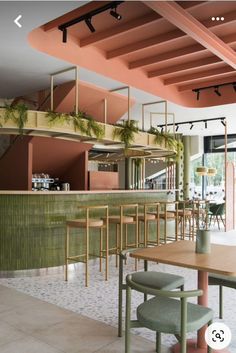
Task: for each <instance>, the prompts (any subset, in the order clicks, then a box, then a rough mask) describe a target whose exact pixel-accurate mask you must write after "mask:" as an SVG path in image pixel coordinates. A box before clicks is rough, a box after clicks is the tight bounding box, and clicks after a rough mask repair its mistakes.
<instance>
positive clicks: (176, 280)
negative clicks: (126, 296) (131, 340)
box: [118, 248, 184, 337]
mask: <svg viewBox="0 0 236 353" xmlns="http://www.w3.org/2000/svg"><path fill="white" fill-rule="evenodd" d="M136 250H138V249H137V248H133V249H128V250H123V251H122V252H121V253H120V261H119V264H120V265H119V295H118V336H119V337H122V302H123V290H125V289H126V283H124V279H123V277H124V276H123V265H124V261H126V260H127V257H128V255H129V254H130V253H131V252H134V251H136ZM132 279H133V281H134V282H135V283H138V284H141V285H143V286H146V287H148V288H153V289H165V290H172V289H176V288H180V289H181V290H183V287H184V277H182V276H178V275H173V274H170V273H165V272H156V271H147V262H146V261H145V262H144V271H140V272H135V273H133V274H132ZM144 300H147V295H146V294H144Z"/></svg>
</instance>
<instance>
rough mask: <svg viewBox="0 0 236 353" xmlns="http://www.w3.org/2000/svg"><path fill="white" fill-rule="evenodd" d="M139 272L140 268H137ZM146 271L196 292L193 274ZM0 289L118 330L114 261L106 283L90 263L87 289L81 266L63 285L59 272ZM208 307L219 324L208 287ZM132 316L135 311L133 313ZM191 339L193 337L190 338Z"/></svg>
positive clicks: (8, 281)
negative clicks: (179, 279) (178, 278)
mask: <svg viewBox="0 0 236 353" xmlns="http://www.w3.org/2000/svg"><path fill="white" fill-rule="evenodd" d="M212 242H216V243H224V244H232V245H235V244H236V233H235V232H234V233H233V232H232V233H227V234H226V233H217V234H216V235H215V236H214V237H213V238H212ZM140 268H141V264H140ZM149 269H152V270H160V271H164V272H170V273H174V274H180V275H182V276H184V277H185V280H186V285H185V288H186V289H190V288H191V289H195V288H196V284H197V273H196V271H193V270H189V269H183V268H179V267H174V266H167V265H163V264H158V265H157V264H151V265H150V266H149ZM133 270H134V263H133V260H132V259H130V260H129V262H128V264H127V265H126V267H125V271H126V273H130V272H132V271H133ZM0 285H3V286H6V287H9V288H14V289H16V290H18V291H20V292H23V293H25V294H28V295H30V296H32V297H35V298H38V299H41V300H43V301H46V302H48V303H52V304H55V305H57V306H59V307H61V308H65V309H67V310H70V311H72V312H74V313H78V314H81V315H84V316H86V317H88V318H91V319H94V320H98V321H101V322H103V323H106V324H108V325H110V326H113V327H117V307H118V304H117V293H118V270H117V268H116V267H115V259H114V257H113V258H111V259H110V279H109V281H108V282H105V281H104V279H103V275H102V274H101V273H99V270H98V261H91V263H90V286H89V287H88V288H85V287H84V266H83V265H82V264H77V265H71V266H70V272H69V281H68V282H65V281H64V277H63V272H62V270H61V271H59V272H58V273H55V274H53V273H52V274H48V275H45V276H35V277H18V278H2V279H0ZM235 294H236V293H235V290H233V289H230V288H224V318H225V319H224V322H225V323H226V324H227V325H228V326H229V327H230V329H231V331H232V341H231V343H230V346H229V350H230V352H232V353H233V352H236V308H235ZM141 301H142V295H140V294H139V293H136V292H134V293H133V297H132V302H133V308H135V307H136V306H137V305H138V304H139V303H140V302H141ZM209 307H211V308H213V310H214V312H215V321H219V319H218V317H217V315H218V288H217V287H215V286H210V287H209ZM133 315H134V316H135V310H134V311H133ZM133 332H134V333H135V334H136V335H139V336H142V337H144V338H146V339H148V340H151V341H154V340H155V337H154V334H153V333H152V332H151V331H149V330H146V329H135V330H133ZM190 337H192V336H190ZM175 342H176V340H175V338H174V337H173V336H171V335H163V346H164V347H163V352H167V351H169V349H168V347H170V346H171V345H172V344H173V343H175Z"/></svg>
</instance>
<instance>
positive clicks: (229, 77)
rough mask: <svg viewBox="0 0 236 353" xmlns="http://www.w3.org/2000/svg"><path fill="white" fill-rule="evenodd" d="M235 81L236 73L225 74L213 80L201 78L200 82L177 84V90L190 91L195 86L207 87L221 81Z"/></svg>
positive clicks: (219, 83)
mask: <svg viewBox="0 0 236 353" xmlns="http://www.w3.org/2000/svg"><path fill="white" fill-rule="evenodd" d="M234 81H236V74H235V75H232V73H229V74H227V75H226V76H225V77H223V78H215V79H214V80H212V79H211V80H209V79H208V80H203V81H200V82H197V83H196V82H195V83H188V84H183V85H180V86H178V91H179V92H184V91H191V90H192V89H196V88H202V87H208V86H214V85H216V86H217V85H221V84H223V83H228V82H234Z"/></svg>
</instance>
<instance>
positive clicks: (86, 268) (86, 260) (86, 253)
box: [85, 224, 89, 287]
mask: <svg viewBox="0 0 236 353" xmlns="http://www.w3.org/2000/svg"><path fill="white" fill-rule="evenodd" d="M88 262H89V227H88V224H87V227H86V252H85V287H88V281H89V278H88Z"/></svg>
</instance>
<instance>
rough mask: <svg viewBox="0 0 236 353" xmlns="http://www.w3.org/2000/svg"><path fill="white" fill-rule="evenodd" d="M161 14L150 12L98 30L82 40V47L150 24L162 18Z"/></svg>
mask: <svg viewBox="0 0 236 353" xmlns="http://www.w3.org/2000/svg"><path fill="white" fill-rule="evenodd" d="M160 19H161V16H160V15H158V14H157V13H155V12H152V13H149V14H148V15H145V16H141V17H138V18H136V19H134V20H131V21H128V22H126V23H124V24H120V25H119V26H114V27H113V28H109V30H108V29H106V30H105V31H102V32H96V33H93V34H91V35H89V36H88V37H86V38H83V39H81V40H80V47H86V46H88V45H92V44H95V43H98V42H101V41H104V40H107V39H110V38H113V37H116V36H119V35H121V34H124V33H127V32H130V31H133V30H135V29H137V28H142V27H144V26H147V25H149V24H150V23H153V22H155V21H157V20H160Z"/></svg>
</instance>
